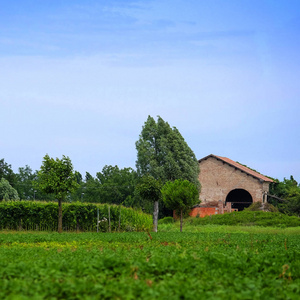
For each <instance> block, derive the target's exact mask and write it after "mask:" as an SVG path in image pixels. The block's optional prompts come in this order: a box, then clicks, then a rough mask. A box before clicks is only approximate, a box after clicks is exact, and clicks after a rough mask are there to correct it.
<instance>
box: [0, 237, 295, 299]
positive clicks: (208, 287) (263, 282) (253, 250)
mask: <svg viewBox="0 0 300 300" xmlns="http://www.w3.org/2000/svg"><path fill="white" fill-rule="evenodd" d="M0 242H1V243H0V281H1V287H0V298H1V299H66V300H68V299H147V300H148V299H174V300H179V299H209V300H211V299H222V300H231V299H236V300H241V299H298V298H299V294H300V248H299V245H300V236H299V235H297V234H294V235H289V236H287V235H285V234H282V233H279V234H256V233H254V232H250V233H230V234H226V233H224V232H222V233H218V232H214V231H209V232H202V233H183V234H182V233H181V234H180V233H157V234H153V235H152V239H151V240H150V238H149V237H148V236H147V235H146V234H145V233H138V232H130V233H112V234H109V233H105V234H101V233H98V234H97V233H82V234H66V233H64V234H61V235H58V234H55V233H46V234H43V233H37V234H33V233H31V234H20V233H18V234H10V233H4V234H0Z"/></svg>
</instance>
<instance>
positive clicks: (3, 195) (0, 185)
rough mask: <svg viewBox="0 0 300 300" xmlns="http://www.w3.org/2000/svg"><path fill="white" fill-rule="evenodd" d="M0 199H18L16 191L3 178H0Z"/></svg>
mask: <svg viewBox="0 0 300 300" xmlns="http://www.w3.org/2000/svg"><path fill="white" fill-rule="evenodd" d="M0 200H19V196H18V192H17V191H16V190H15V189H14V188H13V187H12V186H11V185H10V184H9V182H8V180H6V179H5V178H1V180H0Z"/></svg>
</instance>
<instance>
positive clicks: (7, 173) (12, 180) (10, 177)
mask: <svg viewBox="0 0 300 300" xmlns="http://www.w3.org/2000/svg"><path fill="white" fill-rule="evenodd" d="M1 178H4V179H6V180H7V181H8V182H9V184H10V185H11V186H12V187H13V188H15V184H16V174H15V173H14V172H13V170H12V168H11V165H10V164H8V163H6V162H5V161H4V158H2V159H0V179H1Z"/></svg>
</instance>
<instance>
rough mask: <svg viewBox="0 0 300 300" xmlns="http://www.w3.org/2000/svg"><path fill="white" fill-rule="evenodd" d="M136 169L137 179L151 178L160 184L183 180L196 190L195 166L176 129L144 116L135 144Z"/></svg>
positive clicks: (190, 152) (196, 176)
mask: <svg viewBox="0 0 300 300" xmlns="http://www.w3.org/2000/svg"><path fill="white" fill-rule="evenodd" d="M136 149H137V161H136V167H137V172H138V175H139V176H143V175H151V176H153V177H154V178H155V179H160V180H161V181H162V182H163V183H165V182H167V181H169V180H175V179H186V180H188V181H190V182H193V183H194V184H195V185H196V186H197V187H198V188H200V183H199V180H198V175H199V163H198V161H197V159H196V156H195V154H194V152H193V151H192V150H191V149H190V147H189V146H188V144H187V143H186V142H185V140H184V138H183V137H182V135H181V134H180V132H179V131H178V129H177V128H175V127H173V128H171V127H170V125H169V124H168V123H167V122H165V121H164V120H163V119H162V118H161V117H158V120H157V122H155V120H154V119H153V118H152V117H151V116H148V119H147V121H146V122H145V124H144V126H143V128H142V132H141V134H140V136H139V140H138V141H137V142H136Z"/></svg>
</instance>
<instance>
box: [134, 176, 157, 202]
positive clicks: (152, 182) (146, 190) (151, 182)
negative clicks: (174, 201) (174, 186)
mask: <svg viewBox="0 0 300 300" xmlns="http://www.w3.org/2000/svg"><path fill="white" fill-rule="evenodd" d="M161 188H162V183H161V181H160V180H156V179H155V178H154V177H153V176H150V175H146V176H143V177H142V178H141V179H140V181H139V183H138V185H137V186H136V191H137V193H138V194H139V195H140V196H141V197H142V198H143V199H146V200H148V201H151V202H154V201H159V200H160V199H161Z"/></svg>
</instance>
